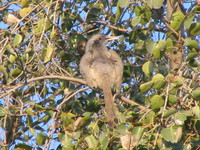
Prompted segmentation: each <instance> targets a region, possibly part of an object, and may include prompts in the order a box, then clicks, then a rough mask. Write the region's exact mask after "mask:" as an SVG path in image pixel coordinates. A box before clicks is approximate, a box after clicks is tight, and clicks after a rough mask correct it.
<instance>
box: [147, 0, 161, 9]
mask: <svg viewBox="0 0 200 150" xmlns="http://www.w3.org/2000/svg"><path fill="white" fill-rule="evenodd" d="M146 3H147V5H148V6H149V7H150V8H151V9H152V8H153V9H159V8H161V6H162V4H163V0H146Z"/></svg>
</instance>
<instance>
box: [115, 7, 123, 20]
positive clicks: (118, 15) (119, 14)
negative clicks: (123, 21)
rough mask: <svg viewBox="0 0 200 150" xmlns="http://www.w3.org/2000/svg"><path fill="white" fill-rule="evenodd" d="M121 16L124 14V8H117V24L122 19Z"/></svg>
mask: <svg viewBox="0 0 200 150" xmlns="http://www.w3.org/2000/svg"><path fill="white" fill-rule="evenodd" d="M121 14H122V8H121V7H119V6H117V11H116V14H115V15H116V16H115V23H116V22H117V21H118V20H119V19H120V17H121Z"/></svg>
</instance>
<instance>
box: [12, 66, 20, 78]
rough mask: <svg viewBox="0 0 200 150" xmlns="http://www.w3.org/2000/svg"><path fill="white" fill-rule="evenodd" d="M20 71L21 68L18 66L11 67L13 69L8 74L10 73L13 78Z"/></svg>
mask: <svg viewBox="0 0 200 150" xmlns="http://www.w3.org/2000/svg"><path fill="white" fill-rule="evenodd" d="M21 72H22V70H21V69H19V68H15V69H13V70H12V71H11V72H10V75H11V76H12V77H14V78H15V77H17V76H18V75H20V74H21Z"/></svg>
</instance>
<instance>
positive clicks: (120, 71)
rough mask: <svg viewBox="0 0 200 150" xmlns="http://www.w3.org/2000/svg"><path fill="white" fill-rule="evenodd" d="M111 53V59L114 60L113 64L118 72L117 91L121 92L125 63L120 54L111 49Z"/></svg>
mask: <svg viewBox="0 0 200 150" xmlns="http://www.w3.org/2000/svg"><path fill="white" fill-rule="evenodd" d="M109 52H110V54H111V58H110V59H111V60H112V62H113V65H114V67H115V70H116V73H117V79H116V92H117V93H119V92H120V88H121V84H122V76H123V71H124V64H123V62H122V59H121V58H120V56H119V55H118V54H117V53H116V52H115V51H114V50H110V51H109Z"/></svg>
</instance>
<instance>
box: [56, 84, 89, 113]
mask: <svg viewBox="0 0 200 150" xmlns="http://www.w3.org/2000/svg"><path fill="white" fill-rule="evenodd" d="M87 89H89V87H88V86H87V87H84V88H81V89H79V90H77V91H75V92H72V93H71V94H69V95H67V96H66V97H65V98H64V100H63V101H62V102H61V103H60V104H59V105H58V107H57V110H58V111H59V110H60V109H61V107H62V105H63V104H64V103H66V102H67V101H68V100H69V99H70V98H72V97H73V96H75V95H76V94H78V93H79V92H81V91H85V90H87Z"/></svg>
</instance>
